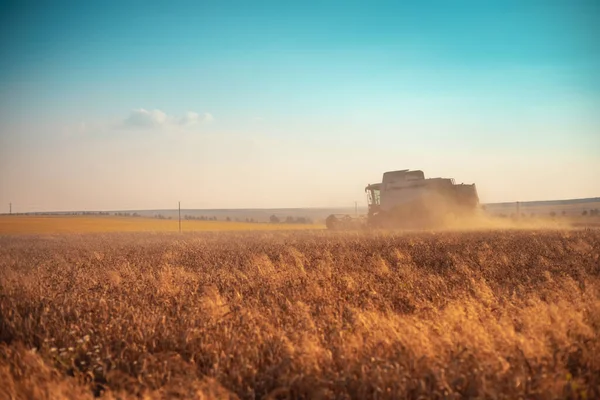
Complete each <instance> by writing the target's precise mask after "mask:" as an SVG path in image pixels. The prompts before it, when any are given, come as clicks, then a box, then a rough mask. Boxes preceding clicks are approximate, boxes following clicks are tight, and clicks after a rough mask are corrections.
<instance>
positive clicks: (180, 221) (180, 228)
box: [179, 201, 181, 233]
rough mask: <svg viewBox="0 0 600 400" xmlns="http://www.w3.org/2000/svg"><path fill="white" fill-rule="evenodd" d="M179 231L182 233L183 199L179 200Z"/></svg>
mask: <svg viewBox="0 0 600 400" xmlns="http://www.w3.org/2000/svg"><path fill="white" fill-rule="evenodd" d="M179 233H181V201H180V202H179Z"/></svg>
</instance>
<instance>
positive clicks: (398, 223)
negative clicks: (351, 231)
mask: <svg viewBox="0 0 600 400" xmlns="http://www.w3.org/2000/svg"><path fill="white" fill-rule="evenodd" d="M365 192H366V193H367V201H368V204H369V212H368V215H367V218H366V219H364V218H363V219H361V218H352V217H350V216H339V215H330V216H329V217H328V218H327V221H326V224H327V227H328V228H330V229H347V228H348V227H349V226H354V227H358V226H368V227H373V228H398V227H401V228H423V227H435V226H439V225H441V224H443V223H444V222H445V221H447V220H448V218H463V217H466V216H467V215H469V214H473V213H474V212H475V211H476V209H477V208H478V206H479V197H478V195H477V189H476V187H475V184H456V183H455V182H454V179H451V178H428V179H425V174H424V173H423V171H420V170H415V171H411V170H400V171H389V172H385V173H384V174H383V179H382V181H381V183H376V184H371V185H368V186H367V187H366V188H365ZM342 220H343V223H342Z"/></svg>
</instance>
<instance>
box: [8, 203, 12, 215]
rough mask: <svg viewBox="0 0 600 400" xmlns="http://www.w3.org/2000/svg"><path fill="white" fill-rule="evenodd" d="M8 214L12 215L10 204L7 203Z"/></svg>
mask: <svg viewBox="0 0 600 400" xmlns="http://www.w3.org/2000/svg"><path fill="white" fill-rule="evenodd" d="M8 213H9V214H12V203H8Z"/></svg>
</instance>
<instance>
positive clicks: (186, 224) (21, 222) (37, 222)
mask: <svg viewBox="0 0 600 400" xmlns="http://www.w3.org/2000/svg"><path fill="white" fill-rule="evenodd" d="M181 226H182V230H183V231H185V232H194V231H254V230H264V231H271V230H305V229H322V228H324V227H323V226H322V225H304V224H268V223H246V222H226V221H197V220H189V221H188V220H184V221H181ZM149 231H150V232H177V231H179V224H178V221H177V220H161V219H153V218H142V217H137V218H131V217H113V216H62V215H61V216H43V217H40V216H22V215H10V216H9V215H4V216H0V235H9V234H50V233H93V232H149Z"/></svg>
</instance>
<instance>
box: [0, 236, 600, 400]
mask: <svg viewBox="0 0 600 400" xmlns="http://www.w3.org/2000/svg"><path fill="white" fill-rule="evenodd" d="M0 278H1V279H0V381H2V382H3V383H2V385H0V398H40V399H41V398H93V397H94V396H100V397H102V398H110V399H114V398H121V399H127V398H165V397H179V398H198V399H201V398H202V399H204V398H241V399H253V398H270V399H280V398H323V399H328V398H349V399H363V398H390V399H392V398H409V399H418V398H467V397H468V398H511V399H514V398H540V399H546V398H548V399H551V398H588V399H591V398H598V397H599V396H600V360H599V358H598V354H600V336H599V332H600V231H598V230H538V231H536V230H528V231H518V230H502V231H491V230H490V231H474V232H438V233H436V232H429V233H418V234H417V233H412V234H407V233H404V234H403V233H384V232H375V233H351V232H346V233H340V232H337V233H336V232H327V231H311V232H309V231H297V232H222V233H186V234H182V235H179V234H172V233H171V234H169V233H163V234H158V233H109V234H106V233H104V234H76V235H72V234H61V235H35V236H28V235H16V236H3V237H0Z"/></svg>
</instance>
